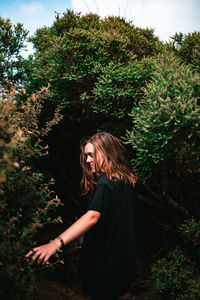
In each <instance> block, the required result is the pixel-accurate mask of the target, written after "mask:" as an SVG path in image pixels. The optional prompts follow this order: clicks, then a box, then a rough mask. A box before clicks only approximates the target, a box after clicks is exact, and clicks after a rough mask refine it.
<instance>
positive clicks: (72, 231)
mask: <svg viewBox="0 0 200 300" xmlns="http://www.w3.org/2000/svg"><path fill="white" fill-rule="evenodd" d="M100 217H101V214H100V212H98V211H94V210H89V211H88V212H87V213H86V214H84V215H83V216H82V217H80V218H79V219H78V220H77V221H76V222H75V223H74V224H72V225H71V226H70V227H69V228H68V229H67V230H65V231H64V232H63V233H61V234H60V237H61V239H62V240H63V242H64V244H65V245H66V244H69V243H70V242H72V241H74V240H75V239H77V238H79V237H80V236H82V235H83V234H85V233H86V232H87V231H88V230H90V229H91V228H92V227H93V226H94V225H95V224H96V223H97V222H98V221H99V219H100ZM60 247H61V241H60V240H59V239H58V238H55V239H54V240H53V241H51V242H49V243H48V244H45V245H42V246H39V247H35V248H34V249H33V250H31V251H29V252H28V253H27V255H26V257H30V258H31V261H32V263H33V262H34V261H35V260H37V264H40V263H42V264H43V265H44V264H45V263H46V262H47V261H48V259H49V258H50V257H51V256H52V255H53V254H55V253H56V251H57V250H58V249H59V248H60Z"/></svg>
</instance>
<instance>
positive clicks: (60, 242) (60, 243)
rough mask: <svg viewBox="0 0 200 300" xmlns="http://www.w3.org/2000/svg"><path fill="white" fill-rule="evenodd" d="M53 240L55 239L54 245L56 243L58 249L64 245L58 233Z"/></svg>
mask: <svg viewBox="0 0 200 300" xmlns="http://www.w3.org/2000/svg"><path fill="white" fill-rule="evenodd" d="M54 241H55V243H56V245H58V249H60V248H62V247H64V245H65V243H64V241H63V239H62V237H61V236H60V235H59V236H57V237H56V238H55V239H54Z"/></svg>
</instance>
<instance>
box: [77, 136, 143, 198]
mask: <svg viewBox="0 0 200 300" xmlns="http://www.w3.org/2000/svg"><path fill="white" fill-rule="evenodd" d="M88 143H91V144H92V145H93V147H94V164H95V168H96V172H95V174H93V172H92V170H91V168H90V167H89V166H88V164H87V163H86V155H85V146H86V144H88ZM97 151H99V152H100V153H101V154H102V156H103V163H102V165H101V167H100V168H98V164H97ZM126 154H127V149H126V147H125V145H124V143H123V142H122V141H121V140H119V139H118V138H116V137H115V136H113V135H112V134H110V133H107V132H98V133H96V134H94V135H93V136H91V137H89V138H86V139H85V138H84V139H82V140H81V155H80V163H81V167H82V169H83V176H82V180H81V187H82V190H83V194H87V193H88V192H90V191H93V190H94V187H95V185H96V184H97V181H98V179H99V177H100V176H102V175H107V176H108V178H109V179H110V181H112V182H113V183H116V184H120V183H122V182H124V183H125V184H129V185H130V186H132V187H134V186H135V183H136V181H137V178H136V176H135V175H134V174H133V173H132V171H131V166H130V162H129V159H128V157H127V155H126Z"/></svg>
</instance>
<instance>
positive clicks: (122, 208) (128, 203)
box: [27, 132, 136, 300]
mask: <svg viewBox="0 0 200 300" xmlns="http://www.w3.org/2000/svg"><path fill="white" fill-rule="evenodd" d="M80 162H81V166H82V169H83V177H82V181H81V185H82V187H83V189H84V194H88V193H90V194H91V198H90V201H89V205H88V211H87V212H86V213H85V214H84V215H83V216H82V217H81V218H80V219H78V220H77V221H76V222H75V223H74V224H73V225H72V226H70V227H69V228H68V229H67V230H66V231H64V232H63V233H62V234H60V235H59V236H58V237H57V238H55V239H54V240H53V241H51V242H49V243H48V244H45V245H43V246H40V247H36V248H34V249H33V250H32V251H29V253H28V254H27V257H30V258H31V260H32V262H33V261H35V260H36V259H37V263H39V264H40V263H41V264H45V263H46V262H47V261H48V259H49V258H50V257H51V256H52V255H53V254H55V253H56V251H57V250H58V249H59V248H60V247H61V246H64V245H66V244H68V243H70V242H71V241H73V240H75V239H76V238H78V237H80V236H82V235H84V234H85V238H84V242H83V246H82V249H81V258H80V275H81V281H82V285H83V291H84V293H85V294H87V295H91V297H92V299H95V300H96V299H99V300H100V299H101V300H106V299H109V300H112V299H117V298H118V297H119V296H120V295H122V294H123V293H125V291H126V290H127V288H128V287H129V285H130V283H131V282H132V281H133V280H134V279H135V276H136V267H135V212H136V194H135V189H134V186H135V182H136V177H135V176H134V174H133V173H132V172H131V170H130V166H129V161H128V159H127V156H126V149H125V147H124V145H123V143H122V142H121V141H120V140H119V139H117V138H116V137H114V136H113V135H111V134H109V133H106V132H99V133H97V134H95V135H93V136H92V137H90V138H88V139H85V140H83V141H82V143H81V157H80Z"/></svg>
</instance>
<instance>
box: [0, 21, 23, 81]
mask: <svg viewBox="0 0 200 300" xmlns="http://www.w3.org/2000/svg"><path fill="white" fill-rule="evenodd" d="M27 35H28V31H27V30H25V29H24V28H23V25H22V24H20V23H17V24H16V25H12V23H11V21H10V19H7V20H5V19H3V18H1V17H0V85H5V84H6V83H7V82H8V81H11V82H12V83H22V82H23V81H24V80H25V78H26V77H25V65H26V63H25V59H24V58H23V57H22V56H21V55H20V51H21V50H22V49H24V48H25V45H24V42H25V40H26V38H27Z"/></svg>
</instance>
